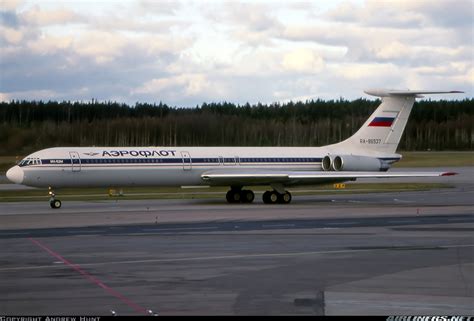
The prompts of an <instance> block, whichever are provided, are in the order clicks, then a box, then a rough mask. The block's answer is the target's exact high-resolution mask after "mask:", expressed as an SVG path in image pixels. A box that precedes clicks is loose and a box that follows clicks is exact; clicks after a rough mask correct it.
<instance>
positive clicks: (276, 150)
mask: <svg viewBox="0 0 474 321" xmlns="http://www.w3.org/2000/svg"><path fill="white" fill-rule="evenodd" d="M365 92H366V93H367V94H369V95H373V96H378V97H381V98H382V103H381V104H380V106H379V107H377V109H376V110H375V111H374V112H373V113H372V115H371V116H370V117H369V118H368V119H367V121H366V122H365V123H364V124H363V125H362V127H361V128H360V129H359V130H358V131H357V132H356V133H355V134H354V135H353V136H351V137H349V138H348V139H346V140H344V141H342V142H339V143H336V144H332V145H328V146H324V147H126V148H125V147H57V148H48V149H43V150H40V151H38V152H35V153H33V154H31V155H29V156H27V157H26V158H24V159H23V160H21V161H20V162H19V163H18V165H17V166H14V167H12V168H11V169H9V170H8V172H7V177H8V179H9V180H10V181H12V182H14V183H17V184H24V185H28V186H34V187H49V189H50V194H51V195H52V197H51V198H50V205H51V207H52V208H59V207H61V201H60V200H59V199H57V198H56V197H55V194H54V192H53V191H54V190H55V189H58V188H65V187H108V188H111V187H116V188H117V187H128V186H229V187H230V189H229V191H228V192H227V195H226V199H227V201H228V202H229V203H239V202H242V203H251V202H253V200H254V197H255V196H254V193H253V192H252V191H251V190H250V188H251V186H257V185H260V186H261V185H264V186H269V187H271V190H269V191H267V192H265V193H264V194H263V202H264V203H267V204H274V203H283V204H287V203H290V202H291V198H292V197H291V194H290V192H288V191H287V188H288V187H292V186H297V185H316V184H327V183H337V182H344V181H353V180H356V179H357V178H391V177H433V176H446V175H453V174H454V173H450V172H394V173H390V172H387V170H388V169H389V168H390V166H391V165H392V164H393V163H394V162H397V161H399V160H400V159H401V157H402V156H401V155H399V154H397V153H396V149H397V146H398V143H399V142H400V138H401V136H402V134H403V130H404V129H405V125H406V124H407V121H408V117H409V115H410V112H411V109H412V107H413V104H414V102H415V98H418V97H422V96H421V95H422V94H446V93H461V92H460V91H408V90H403V91H402V90H383V89H373V90H367V91H365Z"/></svg>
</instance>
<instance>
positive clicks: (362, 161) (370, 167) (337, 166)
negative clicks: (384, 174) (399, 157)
mask: <svg viewBox="0 0 474 321" xmlns="http://www.w3.org/2000/svg"><path fill="white" fill-rule="evenodd" d="M323 161H324V159H323ZM331 167H332V169H333V170H335V171H368V172H372V171H386V170H387V169H389V167H390V165H389V164H388V163H386V162H384V161H382V160H380V159H378V158H375V157H368V156H354V155H341V156H336V157H334V160H333V161H332V164H331Z"/></svg>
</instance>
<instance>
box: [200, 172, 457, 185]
mask: <svg viewBox="0 0 474 321" xmlns="http://www.w3.org/2000/svg"><path fill="white" fill-rule="evenodd" d="M450 175H456V173H453V172H391V173H388V172H355V171H354V172H349V171H347V172H316V171H314V172H306V171H304V172H303V171H301V172H300V171H290V172H284V171H261V170H257V171H249V172H236V171H209V172H205V173H203V174H202V175H201V179H202V180H203V181H205V182H208V183H210V184H214V185H259V184H262V185H267V184H283V185H292V184H295V183H305V184H310V183H313V184H318V183H328V182H332V181H345V180H355V179H357V178H400V177H439V176H450Z"/></svg>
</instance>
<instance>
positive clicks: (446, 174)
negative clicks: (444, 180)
mask: <svg viewBox="0 0 474 321" xmlns="http://www.w3.org/2000/svg"><path fill="white" fill-rule="evenodd" d="M457 174H458V173H456V172H446V173H443V174H441V176H453V175H457Z"/></svg>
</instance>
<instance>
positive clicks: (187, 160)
mask: <svg viewBox="0 0 474 321" xmlns="http://www.w3.org/2000/svg"><path fill="white" fill-rule="evenodd" d="M181 157H182V158H183V170H185V171H190V170H191V168H192V166H193V165H192V161H191V155H189V152H181Z"/></svg>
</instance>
